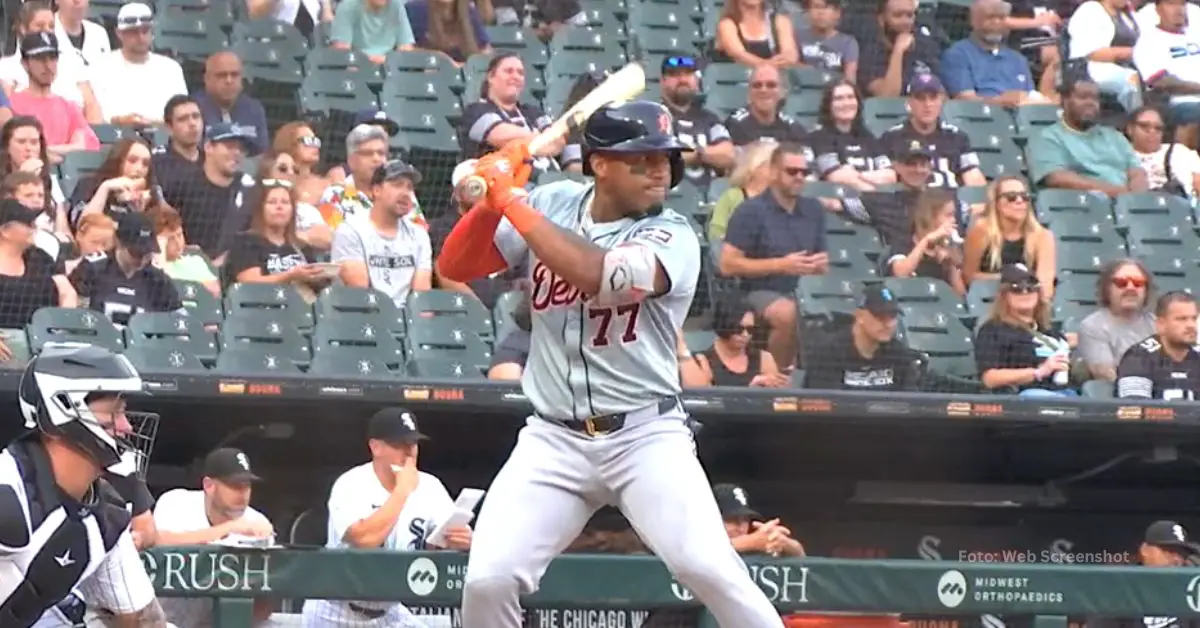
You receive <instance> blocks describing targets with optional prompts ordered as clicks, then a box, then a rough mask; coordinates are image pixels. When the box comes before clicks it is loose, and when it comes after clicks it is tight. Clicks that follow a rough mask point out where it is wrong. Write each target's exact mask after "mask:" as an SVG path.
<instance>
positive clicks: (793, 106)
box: [782, 91, 821, 129]
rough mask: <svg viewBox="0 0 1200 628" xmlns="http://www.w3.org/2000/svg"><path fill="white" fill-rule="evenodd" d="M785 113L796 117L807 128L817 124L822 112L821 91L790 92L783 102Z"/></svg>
mask: <svg viewBox="0 0 1200 628" xmlns="http://www.w3.org/2000/svg"><path fill="white" fill-rule="evenodd" d="M782 111H783V112H784V113H786V114H788V115H790V116H792V117H793V118H796V121H797V122H799V123H800V124H802V125H804V128H806V129H813V128H815V127H816V126H817V117H818V116H819V115H820V114H821V92H813V91H809V92H801V93H798V94H797V93H791V94H788V96H787V100H785V101H784V102H783V110H782Z"/></svg>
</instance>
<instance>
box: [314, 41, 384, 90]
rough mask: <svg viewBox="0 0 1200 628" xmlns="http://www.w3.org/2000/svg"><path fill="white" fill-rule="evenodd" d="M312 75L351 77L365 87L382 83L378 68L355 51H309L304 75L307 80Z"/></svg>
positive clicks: (322, 49)
mask: <svg viewBox="0 0 1200 628" xmlns="http://www.w3.org/2000/svg"><path fill="white" fill-rule="evenodd" d="M314 74H332V75H335V76H338V75H340V76H341V77H342V78H343V79H345V78H351V77H353V78H354V79H355V80H356V81H357V82H358V83H362V84H366V85H381V84H382V83H383V71H382V70H381V69H380V67H379V66H378V65H376V64H375V63H373V62H372V61H371V60H370V59H367V56H366V55H364V54H363V53H361V52H358V51H356V50H340V49H338V48H317V49H315V50H312V51H310V52H309V53H308V56H306V57H305V58H304V75H305V78H306V79H307V78H308V77H311V76H313V75H314Z"/></svg>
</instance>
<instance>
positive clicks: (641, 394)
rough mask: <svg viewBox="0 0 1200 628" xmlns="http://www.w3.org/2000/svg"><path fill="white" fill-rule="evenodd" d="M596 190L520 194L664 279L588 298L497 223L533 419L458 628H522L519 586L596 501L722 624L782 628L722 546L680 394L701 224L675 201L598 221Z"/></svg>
mask: <svg viewBox="0 0 1200 628" xmlns="http://www.w3.org/2000/svg"><path fill="white" fill-rule="evenodd" d="M591 197H592V187H591V186H590V185H583V184H580V183H575V182H571V181H562V182H557V183H553V184H549V185H545V186H541V187H538V188H536V189H535V190H534V191H533V192H532V193H531V194H530V196H529V199H528V203H529V205H530V206H532V207H533V208H535V209H537V210H539V211H540V212H541V213H542V214H543V215H545V217H546V218H547V219H549V220H550V221H552V222H554V223H555V224H557V225H559V226H561V227H563V228H566V229H569V230H573V231H575V232H576V233H580V234H581V235H583V236H584V237H586V238H587V239H589V240H591V241H592V242H594V243H595V244H597V245H598V246H601V247H604V248H613V247H616V246H620V245H625V244H636V245H641V246H645V247H648V248H650V250H651V251H653V252H654V254H655V255H656V257H657V259H658V262H659V264H660V265H661V266H662V268H663V270H664V271H665V272H666V275H667V279H668V280H669V283H670V286H669V289H668V290H667V292H666V293H665V294H663V295H661V296H658V297H655V298H650V299H646V300H643V301H641V302H640V303H635V304H630V305H622V306H617V307H598V306H594V305H592V304H591V303H590V302H589V301H590V299H589V297H587V296H586V295H582V294H580V291H579V290H578V289H577V288H575V287H573V286H571V285H569V284H567V283H566V281H565V280H563V279H562V278H561V277H558V276H557V275H556V274H555V273H554V272H553V271H552V270H551V269H550V268H548V267H547V266H546V265H545V264H544V263H543V262H542V261H541V260H539V259H537V257H536V255H534V254H533V252H532V251H531V250H529V247H528V246H527V245H526V243H525V241H524V240H523V239H522V238H521V236H520V235H519V234H518V233H517V232H516V231H515V230H514V229H513V227H512V226H511V225H510V224H508V223H507V221H504V222H502V223H501V225H500V228H499V229H498V230H497V232H496V237H495V243H496V246H497V248H498V249H499V250H500V252H501V253H502V254H503V255H504V258H505V260H506V261H507V262H508V264H509V266H510V267H516V266H519V265H520V264H522V263H525V262H528V264H529V265H528V267H529V268H530V275H531V279H532V282H533V288H532V291H531V300H532V302H531V308H530V309H531V312H532V322H533V326H532V331H531V342H530V354H529V360H528V362H527V364H526V368H525V374H524V377H523V378H522V382H521V383H522V387H523V389H524V392H525V395H526V396H527V397H529V399H530V401H531V402H532V404H533V407H534V410H535V414H534V416H532V417H530V418H529V419H528V420H527V422H526V425H525V427H524V428H523V429H522V430H521V433H520V435H519V437H518V439H517V445H516V447H515V448H514V450H513V452H512V453H511V454H510V456H509V459H508V461H507V462H506V463H505V464H504V468H502V469H501V470H500V473H499V474H498V475H497V476H496V478H495V480H493V482H492V485H491V487H490V488H489V489H488V496H487V499H486V500H485V501H484V504H483V508H482V510H481V511H480V514H479V519H478V522H477V526H476V529H475V535H474V538H473V540H472V544H471V556H470V561H469V564H468V567H467V576H466V582H465V585H464V592H463V626H464V628H519V627H520V626H521V624H522V615H521V611H520V605H519V600H518V597H519V595H520V594H522V593H531V592H533V591H535V590H537V586H538V581H539V580H540V579H541V577H542V575H543V574H544V573H545V570H546V567H547V565H548V564H549V562H550V561H551V560H552V559H553V558H554V557H555V556H557V555H558V554H559V553H561V552H562V550H563V549H564V548H565V547H566V546H567V545H568V544H569V543H570V542H571V541H573V540H574V539H575V538H576V537H577V536H578V535H579V533H580V531H581V530H582V529H583V527H584V525H585V524H586V523H587V521H588V519H590V518H591V516H592V514H593V513H594V512H595V511H596V510H597V509H598V508H600V507H601V506H603V505H605V504H615V505H617V506H619V507H620V508H621V511H622V512H623V513H624V514H625V516H626V517H627V518H628V519H629V520H630V522H632V523H633V526H634V528H635V529H636V530H637V531H638V534H639V536H641V538H642V539H643V540H644V541H646V543H647V545H649V546H650V548H651V549H653V550H654V553H655V554H656V555H658V556H659V557H660V558H662V560H663V561H664V562H666V564H667V566H668V567H669V568H670V569H671V570H672V572H674V573H675V575H676V577H677V578H678V579H679V581H680V582H681V583H683V584H684V585H685V586H687V587H688V588H689V589H690V590H691V591H693V592H694V593H695V594H696V596H697V597H698V598H699V599H700V600H701V601H702V602H703V603H704V604H705V605H706V606H707V607H708V608H709V609H710V610H711V612H712V613H713V615H714V616H715V617H716V619H717V621H718V622H720V624H721V625H722V626H727V627H732V626H737V627H738V628H767V627H770V628H780V627H782V625H783V622H782V620H781V619H780V618H779V614H778V613H777V612H775V610H774V609H773V608H772V607H771V604H770V602H769V601H768V600H767V598H766V596H765V595H763V593H762V591H761V590H759V589H758V587H757V586H756V585H755V584H754V583H753V582H752V581H751V579H750V577H749V575H748V574H747V572H746V567H745V564H744V563H743V562H742V561H741V559H740V558H738V556H737V554H736V553H735V552H734V551H733V547H732V546H731V544H730V543H729V537H728V536H727V534H726V532H725V529H724V526H723V525H722V523H721V515H720V513H719V512H718V510H717V505H716V502H715V501H714V500H713V496H712V490H711V488H710V484H709V481H708V478H707V476H706V475H705V473H704V469H703V467H701V466H700V462H699V460H698V459H697V458H696V455H695V451H694V443H693V442H692V434H691V431H690V430H689V429H688V426H687V425H686V419H687V415H686V414H685V413H684V411H683V408H682V405H681V404H680V403H679V401H678V395H679V393H680V385H679V366H678V359H677V357H676V352H675V348H676V334H677V333H678V330H679V329H680V327H681V326H682V324H683V321H684V318H685V316H686V315H687V310H688V308H689V307H690V305H691V301H692V297H693V296H694V295H695V291H696V283H697V280H698V277H699V271H700V246H699V243H698V241H697V239H696V236H695V233H694V232H693V231H692V228H691V226H690V225H689V224H688V222H687V219H686V218H684V217H682V216H680V215H679V214H677V213H675V212H673V211H671V210H663V211H662V212H661V213H658V214H655V215H651V216H646V217H642V218H638V219H634V218H624V219H621V220H618V221H615V222H608V223H600V224H593V223H592V222H591V220H590V215H589V212H590V207H591ZM617 413H621V414H624V425H623V426H622V427H621V428H620V429H617V430H615V431H612V432H609V433H605V434H597V435H595V436H589V435H587V434H584V433H581V432H577V431H573V430H571V429H568V428H567V427H564V426H562V425H560V424H558V423H555V422H554V421H555V420H582V419H586V418H588V417H596V416H603V415H609V414H617ZM547 419H549V420H547Z"/></svg>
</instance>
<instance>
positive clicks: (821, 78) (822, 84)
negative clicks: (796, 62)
mask: <svg viewBox="0 0 1200 628" xmlns="http://www.w3.org/2000/svg"><path fill="white" fill-rule="evenodd" d="M840 78H841V75H840V74H838V73H837V72H830V71H829V70H821V69H817V68H814V67H809V66H804V67H800V68H788V71H787V83H788V91H789V92H791V93H792V94H810V93H817V94H820V93H822V92H824V91H825V88H826V87H828V86H829V84H830V83H833V82H834V81H837V80H839V79H840Z"/></svg>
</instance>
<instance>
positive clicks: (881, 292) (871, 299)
mask: <svg viewBox="0 0 1200 628" xmlns="http://www.w3.org/2000/svg"><path fill="white" fill-rule="evenodd" d="M858 309H860V310H866V311H868V312H870V313H871V314H872V315H873V316H899V315H900V302H899V301H897V300H896V295H894V294H892V291H891V290H889V289H888V288H887V287H885V286H884V285H883V284H870V285H868V286H866V287H865V288H863V291H862V294H861V295H859V297H858Z"/></svg>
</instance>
